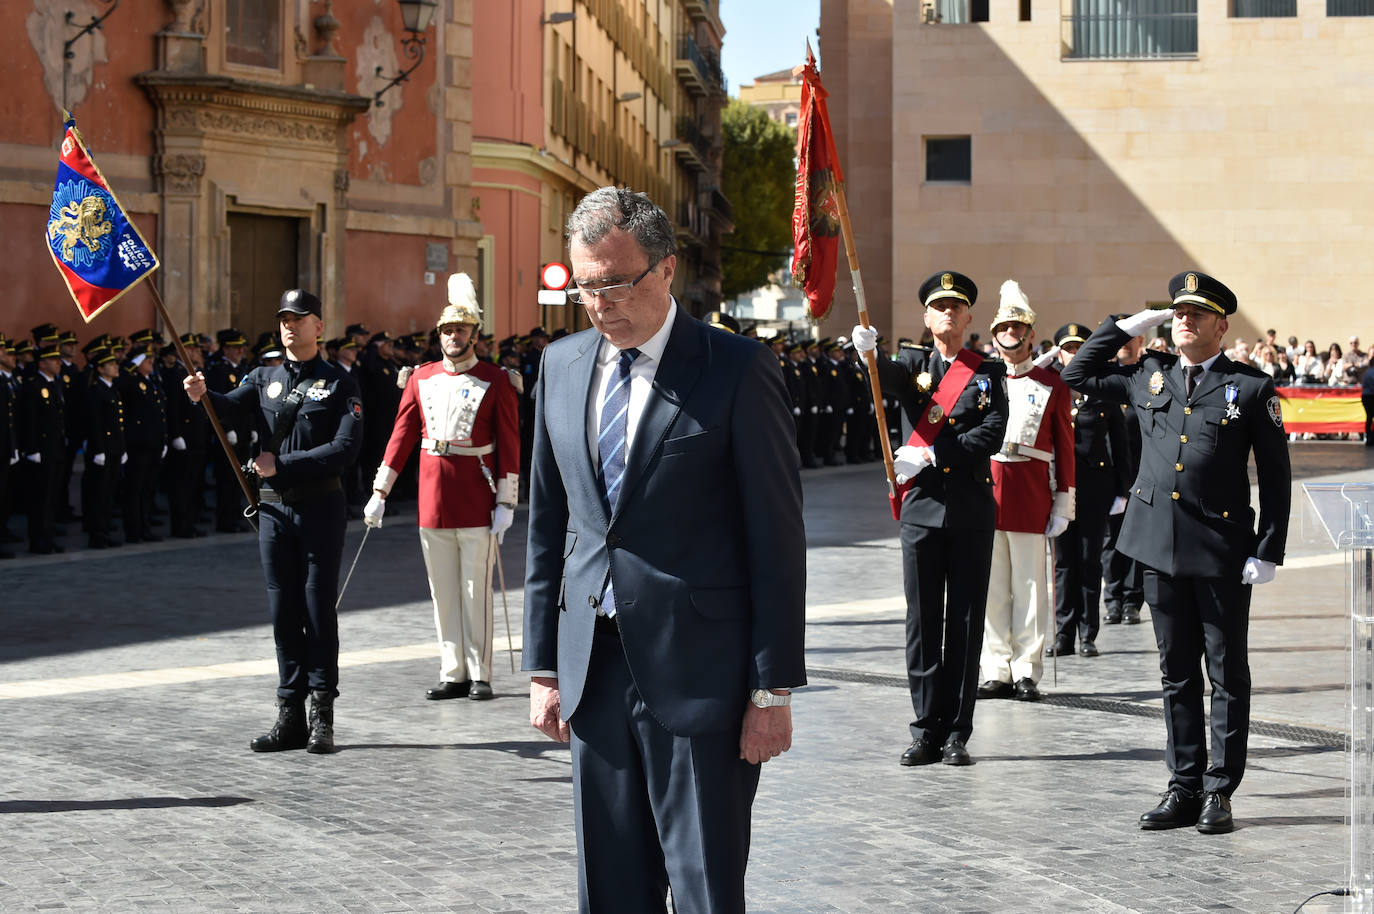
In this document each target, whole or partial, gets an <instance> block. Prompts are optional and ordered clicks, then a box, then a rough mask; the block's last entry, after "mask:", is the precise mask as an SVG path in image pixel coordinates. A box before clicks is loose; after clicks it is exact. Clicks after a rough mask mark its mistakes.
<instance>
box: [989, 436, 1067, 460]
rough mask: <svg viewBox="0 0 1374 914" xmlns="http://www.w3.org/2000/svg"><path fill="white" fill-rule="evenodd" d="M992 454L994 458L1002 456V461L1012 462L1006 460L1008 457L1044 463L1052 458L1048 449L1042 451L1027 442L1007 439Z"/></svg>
mask: <svg viewBox="0 0 1374 914" xmlns="http://www.w3.org/2000/svg"><path fill="white" fill-rule="evenodd" d="M992 456H993V459H994V460H996V459H998V458H1002V459H1003V462H1004V463H1006V462H1012V461H1008V460H1006V458H1008V457H1025V458H1028V459H1031V460H1043V461H1045V462H1046V463H1050V462H1051V461H1052V460H1054V455H1053V454H1051V453H1050V452H1049V451H1042V450H1040V448H1038V447H1031V446H1030V445H1029V444H1018V443H1016V442H1015V441H1008V442H1007V443H1006V444H1004V445H1002V450H1001V451H999V452H998V453H996V454H993V455H992Z"/></svg>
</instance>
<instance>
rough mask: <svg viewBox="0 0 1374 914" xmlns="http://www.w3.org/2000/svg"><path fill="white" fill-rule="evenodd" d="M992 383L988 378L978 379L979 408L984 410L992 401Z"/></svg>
mask: <svg viewBox="0 0 1374 914" xmlns="http://www.w3.org/2000/svg"><path fill="white" fill-rule="evenodd" d="M991 390H992V383H991V382H990V381H988V379H987V378H979V379H978V408H979V409H980V410H984V409H987V408H988V405H989V404H990V403H992V393H991Z"/></svg>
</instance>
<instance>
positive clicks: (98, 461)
mask: <svg viewBox="0 0 1374 914" xmlns="http://www.w3.org/2000/svg"><path fill="white" fill-rule="evenodd" d="M91 463H93V464H95V465H96V466H98V467H103V466H104V465H105V455H104V454H96V455H95V456H94V457H92V458H91Z"/></svg>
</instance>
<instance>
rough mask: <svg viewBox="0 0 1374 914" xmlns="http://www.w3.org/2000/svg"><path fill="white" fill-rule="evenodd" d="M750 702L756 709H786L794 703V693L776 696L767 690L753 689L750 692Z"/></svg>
mask: <svg viewBox="0 0 1374 914" xmlns="http://www.w3.org/2000/svg"><path fill="white" fill-rule="evenodd" d="M749 700H750V701H752V702H753V703H754V707H756V708H784V707H786V706H788V705H790V704H791V703H792V693H791V692H789V693H787V694H786V695H775V694H773V693H772V692H770V691H768V690H767V689H753V690H751V691H750V692H749Z"/></svg>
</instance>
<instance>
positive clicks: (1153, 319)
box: [1116, 308, 1174, 336]
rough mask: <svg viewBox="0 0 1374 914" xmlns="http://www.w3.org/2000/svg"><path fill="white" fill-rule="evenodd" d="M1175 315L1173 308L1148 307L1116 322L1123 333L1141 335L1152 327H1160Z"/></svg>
mask: <svg viewBox="0 0 1374 914" xmlns="http://www.w3.org/2000/svg"><path fill="white" fill-rule="evenodd" d="M1173 316H1174V309H1173V308H1162V309H1156V308H1146V309H1145V310H1144V311H1137V312H1136V313H1135V314H1132V315H1131V316H1130V317H1125V318H1122V319H1121V320H1119V321H1117V322H1116V325H1117V326H1118V327H1120V328H1121V332H1122V333H1129V334H1130V335H1131V336H1140V335H1141V334H1142V333H1144V332H1145V331H1146V330H1149V329H1150V328H1151V327H1158V326H1159V325H1160V324H1163V323H1165V322H1167V321H1169V320H1171V319H1172V318H1173Z"/></svg>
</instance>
